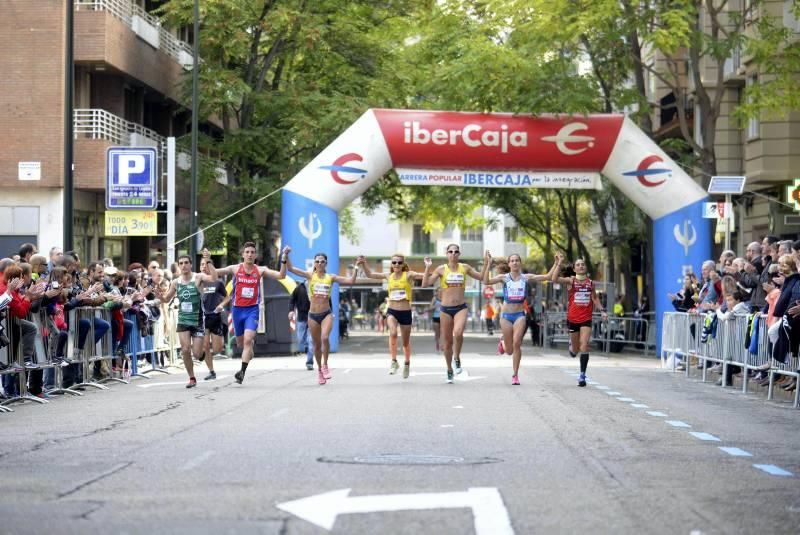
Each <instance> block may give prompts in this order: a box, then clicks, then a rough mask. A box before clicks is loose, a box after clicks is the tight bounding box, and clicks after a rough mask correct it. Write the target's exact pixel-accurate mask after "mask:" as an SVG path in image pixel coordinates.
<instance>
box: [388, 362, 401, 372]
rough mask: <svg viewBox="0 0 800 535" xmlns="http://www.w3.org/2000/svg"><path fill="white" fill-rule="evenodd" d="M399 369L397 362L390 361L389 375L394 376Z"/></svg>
mask: <svg viewBox="0 0 800 535" xmlns="http://www.w3.org/2000/svg"><path fill="white" fill-rule="evenodd" d="M399 367H400V365H399V364H397V361H396V360H393V361H392V366H391V367H390V368H389V375H394V374H396V373H397V369H398V368H399Z"/></svg>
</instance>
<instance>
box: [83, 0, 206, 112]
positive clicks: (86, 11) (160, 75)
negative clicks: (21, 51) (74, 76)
mask: <svg viewBox="0 0 800 535" xmlns="http://www.w3.org/2000/svg"><path fill="white" fill-rule="evenodd" d="M74 1H75V61H76V62H84V63H93V64H105V65H109V66H111V67H113V68H114V69H116V70H118V71H120V72H123V73H125V74H127V75H129V76H131V77H133V78H135V79H137V80H140V81H141V82H143V83H145V84H146V85H148V86H150V87H152V88H154V89H156V90H157V91H158V92H160V93H162V94H163V95H166V96H168V97H169V98H171V99H172V100H175V101H176V102H179V101H180V96H181V95H180V92H179V88H178V85H179V83H180V78H181V75H182V74H183V72H184V69H191V67H192V63H193V62H192V47H191V46H189V45H188V44H187V43H184V42H183V41H181V40H180V39H178V38H177V37H175V36H174V35H172V34H171V33H170V32H169V31H167V30H166V29H165V28H164V27H163V26H162V25H161V22H160V20H159V19H158V17H154V16H153V15H151V14H149V13H147V12H146V11H145V10H144V9H142V8H141V7H139V6H138V5H136V4H134V3H133V2H131V1H130V0H74Z"/></svg>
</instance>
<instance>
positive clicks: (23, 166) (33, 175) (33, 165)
mask: <svg viewBox="0 0 800 535" xmlns="http://www.w3.org/2000/svg"><path fill="white" fill-rule="evenodd" d="M17 178H19V180H41V179H42V162H19V165H18V167H17Z"/></svg>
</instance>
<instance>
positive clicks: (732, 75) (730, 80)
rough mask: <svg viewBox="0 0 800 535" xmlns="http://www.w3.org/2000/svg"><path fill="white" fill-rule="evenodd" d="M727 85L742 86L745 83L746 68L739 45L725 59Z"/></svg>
mask: <svg viewBox="0 0 800 535" xmlns="http://www.w3.org/2000/svg"><path fill="white" fill-rule="evenodd" d="M722 74H723V80H724V83H725V85H728V86H734V87H740V86H744V83H745V68H744V65H742V49H741V48H739V47H736V48H734V49H733V50H732V51H731V56H730V57H729V58H728V59H726V60H725V64H724V65H723V67H722Z"/></svg>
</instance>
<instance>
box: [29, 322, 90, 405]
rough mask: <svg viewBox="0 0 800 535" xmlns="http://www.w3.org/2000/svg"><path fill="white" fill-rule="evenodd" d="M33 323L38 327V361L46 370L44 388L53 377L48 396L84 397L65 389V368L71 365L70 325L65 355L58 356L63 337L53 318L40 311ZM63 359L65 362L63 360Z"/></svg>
mask: <svg viewBox="0 0 800 535" xmlns="http://www.w3.org/2000/svg"><path fill="white" fill-rule="evenodd" d="M31 321H33V323H34V324H35V325H36V329H37V334H38V336H37V337H36V343H35V344H36V345H35V347H36V359H37V364H38V365H39V367H40V368H43V369H44V373H43V377H42V386H43V387H46V386H47V384H48V382H49V381H48V379H49V375H51V374H52V376H53V388H50V389H47V390H46V392H47V395H48V396H50V395H64V394H69V395H72V396H82V395H83V394H81V393H80V392H76V391H75V390H70V389H68V388H64V372H63V367H64V366H69V365H70V363H69V361H68V360H67V359H66V357H67V348H68V344H69V325H67V327H68V328H67V330H66V331H65V334H66V335H67V343H65V344H64V347H63V352H64V354H63V355H58V345H59V344H58V342H59V338H60V336H61V331H60V330H59V329H58V327H56V324H55V322H54V321H53V318H52V317H51V316H50V315H49V314H48V313H47V309H46V308H42V309H40V310H39V312H38V313H37V314H31ZM62 359H63V360H62Z"/></svg>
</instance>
